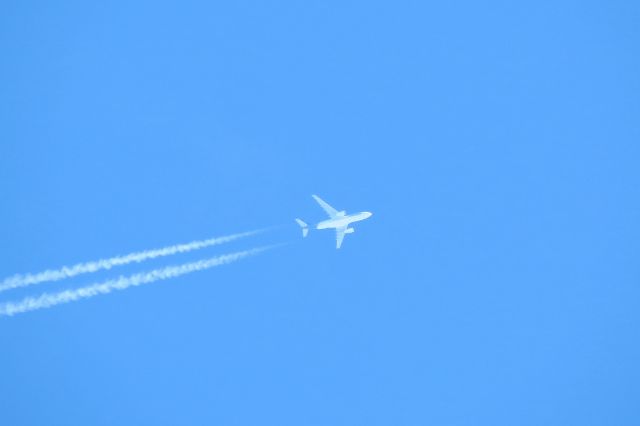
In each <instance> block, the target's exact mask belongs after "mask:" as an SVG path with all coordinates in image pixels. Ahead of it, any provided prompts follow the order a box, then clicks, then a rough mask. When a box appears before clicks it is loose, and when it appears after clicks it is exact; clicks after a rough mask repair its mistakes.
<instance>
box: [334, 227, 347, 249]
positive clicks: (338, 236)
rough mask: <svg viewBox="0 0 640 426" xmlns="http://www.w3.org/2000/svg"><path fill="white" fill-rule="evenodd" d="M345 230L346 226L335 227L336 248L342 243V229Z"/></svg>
mask: <svg viewBox="0 0 640 426" xmlns="http://www.w3.org/2000/svg"><path fill="white" fill-rule="evenodd" d="M346 230H347V227H346V226H343V227H342V228H336V249H339V248H340V246H341V245H342V240H344V231H346Z"/></svg>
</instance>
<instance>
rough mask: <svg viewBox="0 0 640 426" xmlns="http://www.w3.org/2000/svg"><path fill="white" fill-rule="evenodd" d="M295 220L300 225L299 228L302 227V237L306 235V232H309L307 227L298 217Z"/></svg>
mask: <svg viewBox="0 0 640 426" xmlns="http://www.w3.org/2000/svg"><path fill="white" fill-rule="evenodd" d="M296 222H297V223H298V225H300V228H302V238H304V237H306V236H307V234H309V227H308V226H307V224H306V223H304V222H303V221H302V220H300V219H297V218H296Z"/></svg>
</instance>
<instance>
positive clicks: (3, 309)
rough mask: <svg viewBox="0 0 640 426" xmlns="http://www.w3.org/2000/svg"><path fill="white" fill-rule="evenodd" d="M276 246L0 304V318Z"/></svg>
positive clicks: (228, 261)
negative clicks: (0, 316)
mask: <svg viewBox="0 0 640 426" xmlns="http://www.w3.org/2000/svg"><path fill="white" fill-rule="evenodd" d="M277 246H278V245H272V246H265V247H258V248H254V249H251V250H245V251H239V252H235V253H230V254H225V255H221V256H217V257H213V258H210V259H205V260H200V261H197V262H191V263H185V264H182V265H178V266H168V267H166V268H161V269H154V270H152V271H149V272H143V273H139V274H134V275H130V276H128V277H125V276H120V277H119V278H116V279H113V280H109V281H105V282H102V283H98V284H91V285H88V286H86V287H81V288H77V289H72V290H65V291H61V292H58V293H43V294H42V295H40V296H38V297H27V298H25V299H23V300H22V301H20V302H6V303H3V304H0V315H8V316H11V315H15V314H20V313H23V312H28V311H35V310H37V309H43V308H49V307H51V306H54V305H59V304H61V303H69V302H73V301H76V300H80V299H87V298H90V297H94V296H99V295H101V294H107V293H111V292H112V291H114V290H124V289H126V288H128V287H132V286H139V285H142V284H149V283H152V282H155V281H160V280H167V279H169V278H174V277H178V276H180V275H184V274H189V273H191V272H196V271H202V270H205V269H209V268H213V267H215V266H220V265H226V264H228V263H232V262H235V261H237V260H240V259H242V258H245V257H248V256H252V255H256V254H258V253H261V252H263V251H265V250H269V249H272V248H275V247H277Z"/></svg>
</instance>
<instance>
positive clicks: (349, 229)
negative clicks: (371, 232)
mask: <svg viewBox="0 0 640 426" xmlns="http://www.w3.org/2000/svg"><path fill="white" fill-rule="evenodd" d="M354 232H356V230H355V229H353V228H347V229H346V230H345V231H344V233H345V234H353V233H354Z"/></svg>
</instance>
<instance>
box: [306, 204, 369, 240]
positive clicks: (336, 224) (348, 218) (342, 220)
mask: <svg viewBox="0 0 640 426" xmlns="http://www.w3.org/2000/svg"><path fill="white" fill-rule="evenodd" d="M312 197H313V198H314V200H316V201H317V202H318V204H320V207H322V208H323V209H324V211H325V212H327V214H328V215H329V219H327V220H323V221H322V222H320V223H318V224H317V225H316V229H329V228H334V229H335V230H336V249H339V248H340V246H341V245H342V240H343V239H344V234H352V233H353V232H355V229H353V228H351V227H350V226H349V225H351V224H352V223H353V222H359V221H361V220H365V219H367V218H369V217H371V215H372V214H373V213H371V212H360V213H355V214H350V215H348V214H347V212H346V211H344V210H342V211H338V210H336V209H334V208H333V207H331V206H330V205H329V204H327V203H326V202H324V201H323V200H322V199H321V198H320V197H318V196H317V195H312ZM296 222H297V223H298V225H300V228H302V237H303V238H304V237H306V236H307V234H308V233H309V226H308V225H307V224H306V223H304V222H303V221H302V220H300V219H296Z"/></svg>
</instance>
